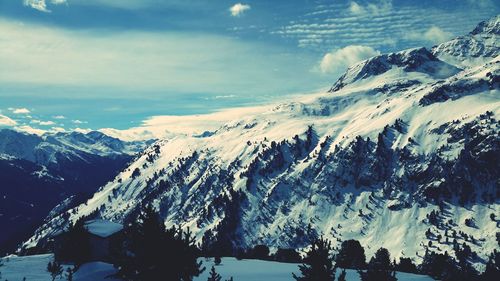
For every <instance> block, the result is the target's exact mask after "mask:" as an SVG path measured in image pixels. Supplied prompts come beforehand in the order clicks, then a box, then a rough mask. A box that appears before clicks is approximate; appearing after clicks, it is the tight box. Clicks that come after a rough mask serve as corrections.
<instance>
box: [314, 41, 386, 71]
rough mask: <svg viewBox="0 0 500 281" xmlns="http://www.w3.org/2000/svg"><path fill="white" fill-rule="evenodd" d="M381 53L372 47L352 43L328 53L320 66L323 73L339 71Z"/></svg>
mask: <svg viewBox="0 0 500 281" xmlns="http://www.w3.org/2000/svg"><path fill="white" fill-rule="evenodd" d="M379 54H380V52H379V51H377V50H375V49H373V48H372V47H367V46H359V45H351V46H347V47H345V48H342V49H339V50H335V51H332V52H330V53H328V54H326V55H325V56H324V57H323V59H322V60H321V63H320V66H319V67H320V70H321V72H323V73H338V72H340V71H344V70H345V69H346V68H348V67H349V66H351V65H353V64H355V63H357V62H360V61H362V60H365V59H368V58H370V57H373V56H376V55H379Z"/></svg>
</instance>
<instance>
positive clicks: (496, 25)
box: [470, 15, 500, 35]
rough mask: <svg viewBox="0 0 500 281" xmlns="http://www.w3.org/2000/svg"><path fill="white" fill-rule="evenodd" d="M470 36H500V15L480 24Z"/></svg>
mask: <svg viewBox="0 0 500 281" xmlns="http://www.w3.org/2000/svg"><path fill="white" fill-rule="evenodd" d="M470 34H471V35H477V34H494V35H500V15H498V16H496V17H493V18H491V19H489V20H486V21H483V22H480V23H479V24H478V25H477V26H476V28H474V30H473V31H472V32H471V33H470Z"/></svg>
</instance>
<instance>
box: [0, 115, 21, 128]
mask: <svg viewBox="0 0 500 281" xmlns="http://www.w3.org/2000/svg"><path fill="white" fill-rule="evenodd" d="M16 124H17V122H16V121H14V120H12V119H10V118H9V117H7V116H5V115H1V114H0V126H15V125H16Z"/></svg>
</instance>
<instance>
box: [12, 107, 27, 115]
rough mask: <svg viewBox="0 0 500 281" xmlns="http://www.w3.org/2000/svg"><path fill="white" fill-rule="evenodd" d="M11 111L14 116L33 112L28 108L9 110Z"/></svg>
mask: <svg viewBox="0 0 500 281" xmlns="http://www.w3.org/2000/svg"><path fill="white" fill-rule="evenodd" d="M9 110H10V111H12V113H14V114H28V113H30V112H31V111H30V110H29V109H27V108H9Z"/></svg>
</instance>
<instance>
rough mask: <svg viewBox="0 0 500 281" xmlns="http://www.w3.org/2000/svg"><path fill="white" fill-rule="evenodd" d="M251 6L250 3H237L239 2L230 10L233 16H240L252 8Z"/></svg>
mask: <svg viewBox="0 0 500 281" xmlns="http://www.w3.org/2000/svg"><path fill="white" fill-rule="evenodd" d="M250 8H251V7H250V5H248V4H242V3H237V4H234V5H233V6H232V7H231V8H229V12H231V16H233V17H239V16H241V15H242V14H243V13H244V12H245V11H248V10H250Z"/></svg>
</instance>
